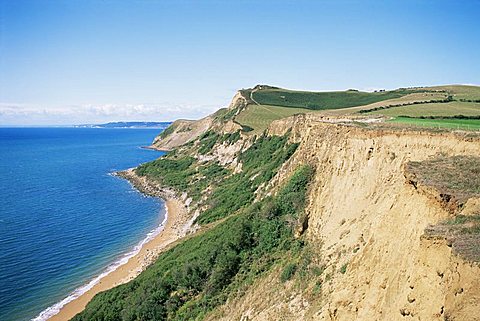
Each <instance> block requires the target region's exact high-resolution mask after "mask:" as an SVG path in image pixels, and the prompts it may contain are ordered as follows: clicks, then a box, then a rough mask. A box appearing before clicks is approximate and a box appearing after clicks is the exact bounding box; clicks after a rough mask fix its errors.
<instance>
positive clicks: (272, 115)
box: [235, 105, 312, 134]
mask: <svg viewBox="0 0 480 321" xmlns="http://www.w3.org/2000/svg"><path fill="white" fill-rule="evenodd" d="M308 112H312V110H309V109H306V108H290V107H279V106H268V105H248V107H247V108H246V109H245V110H244V111H242V112H241V113H240V114H239V115H238V116H237V117H235V120H236V121H237V122H238V123H240V124H242V125H246V126H249V127H251V128H253V129H254V130H253V131H252V133H254V134H257V133H260V132H262V131H263V130H265V129H266V128H267V127H268V125H270V123H271V122H272V121H274V120H277V119H281V118H285V117H288V116H292V115H294V114H300V113H308Z"/></svg>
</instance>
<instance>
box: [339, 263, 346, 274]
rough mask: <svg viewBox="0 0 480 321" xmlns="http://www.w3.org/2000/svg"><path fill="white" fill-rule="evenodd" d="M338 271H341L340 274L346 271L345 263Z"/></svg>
mask: <svg viewBox="0 0 480 321" xmlns="http://www.w3.org/2000/svg"><path fill="white" fill-rule="evenodd" d="M340 273H342V274H345V273H347V263H345V264H344V265H342V267H341V268H340Z"/></svg>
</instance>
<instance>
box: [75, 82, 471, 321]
mask: <svg viewBox="0 0 480 321" xmlns="http://www.w3.org/2000/svg"><path fill="white" fill-rule="evenodd" d="M453 88H454V89H455V88H456V87H455V86H454V87H453ZM448 90H452V89H451V88H450V87H448V88H446V87H445V88H444V87H442V88H434V89H432V88H420V89H419V88H412V89H401V90H397V91H391V92H390V91H389V92H379V93H371V94H369V93H360V92H355V91H347V92H334V93H328V94H319V93H313V94H312V95H310V94H308V93H304V92H301V93H300V94H298V92H295V93H291V95H292V96H288V97H289V102H290V103H291V102H292V101H294V102H295V104H296V105H295V106H285V105H277V106H275V105H274V104H280V103H279V101H280V100H279V99H283V98H281V96H285V97H287V95H290V91H289V93H287V91H285V90H282V89H280V88H276V87H271V86H257V87H255V88H253V89H244V90H241V91H239V92H238V93H237V95H236V96H235V97H234V99H233V101H232V103H231V105H230V106H229V107H228V108H226V109H222V110H220V111H219V112H217V113H215V114H214V115H211V116H208V117H207V118H204V119H202V120H200V121H197V122H192V121H189V122H185V121H179V122H175V123H173V124H172V126H171V127H169V128H168V129H167V130H166V131H165V132H164V133H163V134H161V135H160V136H159V137H158V138H157V139H156V141H155V142H154V144H153V145H154V146H156V147H157V148H165V147H168V148H169V149H173V150H172V151H171V152H169V153H168V154H167V155H165V156H163V157H161V158H160V159H158V160H155V161H153V162H150V163H146V164H142V165H141V166H139V167H138V168H137V169H136V170H135V173H136V175H138V176H139V177H142V178H145V179H146V180H147V181H151V182H153V183H154V184H153V185H157V184H160V185H161V186H163V187H165V188H168V189H169V190H171V191H173V192H174V193H175V194H176V195H177V196H176V197H177V198H178V199H180V200H182V201H183V202H184V204H185V207H186V209H187V211H188V213H189V215H190V219H191V221H192V222H193V226H192V228H191V229H190V233H189V234H187V236H185V237H184V238H183V241H181V242H177V243H176V244H175V245H174V246H172V247H170V248H169V249H167V250H166V251H164V252H163V253H162V254H160V256H159V257H158V258H157V260H156V262H155V263H154V264H152V265H151V266H149V267H148V268H147V269H146V270H145V271H144V272H142V273H141V274H140V276H138V277H137V278H136V279H134V280H132V281H130V282H128V283H125V284H123V285H120V286H118V287H116V288H113V289H111V290H109V291H106V292H102V293H100V294H98V295H97V296H95V298H94V299H93V300H92V301H91V302H90V303H89V304H88V305H87V308H86V309H85V311H83V312H82V313H80V314H78V315H77V316H76V317H75V318H74V320H77V321H78V320H480V318H479V317H478V316H479V315H480V305H479V304H478V302H480V290H479V289H480V280H479V279H478V275H479V273H480V267H479V261H480V256H479V255H478V244H479V243H480V241H479V240H480V229H479V226H480V225H479V222H480V219H479V217H480V182H479V180H478V175H477V174H478V173H479V171H480V157H479V155H480V135H479V134H478V133H476V132H472V131H466V132H463V131H456V132H452V131H449V130H432V129H425V130H421V129H416V128H409V127H404V126H401V125H396V124H395V123H394V122H384V121H383V120H385V119H387V118H386V117H385V116H382V117H384V118H381V117H380V116H378V115H368V114H369V113H370V111H367V112H363V113H360V112H359V111H360V110H365V109H367V110H368V109H373V108H378V107H388V108H386V109H390V108H391V109H393V108H397V107H391V105H389V104H397V105H398V104H400V102H401V103H402V104H408V106H410V105H411V106H413V107H415V106H419V105H422V104H425V101H426V100H428V102H427V103H426V104H432V106H433V105H434V104H438V103H439V104H442V106H444V105H443V104H448V103H451V102H457V101H458V103H475V102H470V101H468V102H463V101H461V100H460V99H467V98H458V97H456V96H455V93H453V92H450V91H448ZM462 90H463V91H462ZM462 90H459V91H458V92H459V94H461V95H472V94H471V90H469V91H468V92H467V93H465V90H464V88H463V87H462ZM460 91H461V93H460ZM299 95H301V97H303V98H299V97H300V96H299ZM310 96H311V97H313V98H312V99H314V98H315V99H318V100H317V101H315V104H316V105H315V106H321V108H320V109H321V110H311V108H313V107H312V106H313V105H308V103H306V102H307V101H308V99H305V97H310ZM325 97H327V98H325ZM460 97H469V98H472V97H473V96H460ZM294 98H295V99H294ZM337 98H338V99H337ZM473 98H474V97H473ZM473 98H472V99H469V100H474V99H473ZM257 99H260V100H261V101H257ZM457 99H458V100H457ZM438 100H442V101H445V102H438ZM323 102H328V104H327V105H322V104H323ZM392 102H394V103H392ZM302 104H303V105H302ZM379 104H383V105H379ZM290 105H293V103H292V104H290ZM302 106H303V107H302ZM372 106H373V107H372ZM324 107H325V108H324ZM330 107H331V108H337V109H336V110H333V109H329V108H330ZM315 108H316V107H315ZM322 108H324V109H322ZM340 110H341V111H342V113H339V114H335V113H331V112H332V111H340ZM378 110H381V109H377V110H376V111H378ZM366 114H367V115H366ZM272 115H273V116H272ZM433 120H435V119H433ZM473 120H475V119H473ZM153 185H152V186H153Z"/></svg>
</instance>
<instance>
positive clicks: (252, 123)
mask: <svg viewBox="0 0 480 321" xmlns="http://www.w3.org/2000/svg"><path fill="white" fill-rule="evenodd" d="M247 94H248V95H250V94H251V98H253V99H252V102H251V104H250V105H248V107H247V108H246V109H245V110H244V111H242V112H241V113H240V114H239V115H237V116H236V117H235V120H236V121H237V122H238V123H240V124H242V125H245V126H248V127H251V128H252V129H253V131H252V132H251V133H253V134H258V133H260V132H262V131H263V130H265V129H266V128H267V127H268V125H269V124H270V123H271V122H272V121H274V120H277V119H281V118H285V117H288V116H292V115H294V114H299V113H309V112H322V113H323V114H325V115H331V116H340V115H348V114H356V113H358V112H361V113H363V115H385V116H390V117H395V118H396V119H394V120H392V123H402V124H409V125H413V126H425V127H440V128H453V129H456V128H458V129H478V123H479V121H478V120H465V119H456V120H452V119H435V120H433V119H414V118H406V117H405V118H402V117H400V116H408V117H429V116H434V117H442V116H443V117H451V116H458V115H463V116H480V102H478V101H477V100H478V99H480V87H475V86H460V85H452V86H437V87H420V88H409V89H397V90H392V91H382V92H360V91H356V90H347V91H335V92H306V91H293V90H287V89H280V88H271V87H270V88H262V89H254V90H253V91H248V93H247ZM451 99H453V100H452V101H450V102H441V101H444V100H447V101H448V100H451ZM427 101H437V102H429V103H422V102H427ZM255 103H257V104H255ZM401 104H407V105H406V106H395V105H401ZM408 104H410V105H408ZM389 106H393V107H389ZM374 108H379V109H378V110H374V111H371V112H365V111H366V110H370V109H374ZM380 108H381V109H380Z"/></svg>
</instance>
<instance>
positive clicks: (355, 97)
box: [252, 89, 416, 110]
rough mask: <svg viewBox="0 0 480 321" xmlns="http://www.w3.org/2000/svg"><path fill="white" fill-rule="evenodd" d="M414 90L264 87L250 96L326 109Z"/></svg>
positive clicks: (265, 101) (263, 101)
mask: <svg viewBox="0 0 480 321" xmlns="http://www.w3.org/2000/svg"><path fill="white" fill-rule="evenodd" d="M414 92H416V91H414V90H409V89H398V90H392V91H383V92H361V91H357V90H347V91H331V92H307V91H293V90H286V89H265V90H257V91H254V92H252V98H253V99H254V101H255V102H257V103H258V104H260V105H274V106H282V107H294V108H306V109H311V110H328V109H338V108H348V107H355V106H362V105H368V104H372V103H375V102H379V101H382V100H387V99H393V98H400V97H402V96H405V95H407V94H411V93H414Z"/></svg>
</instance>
